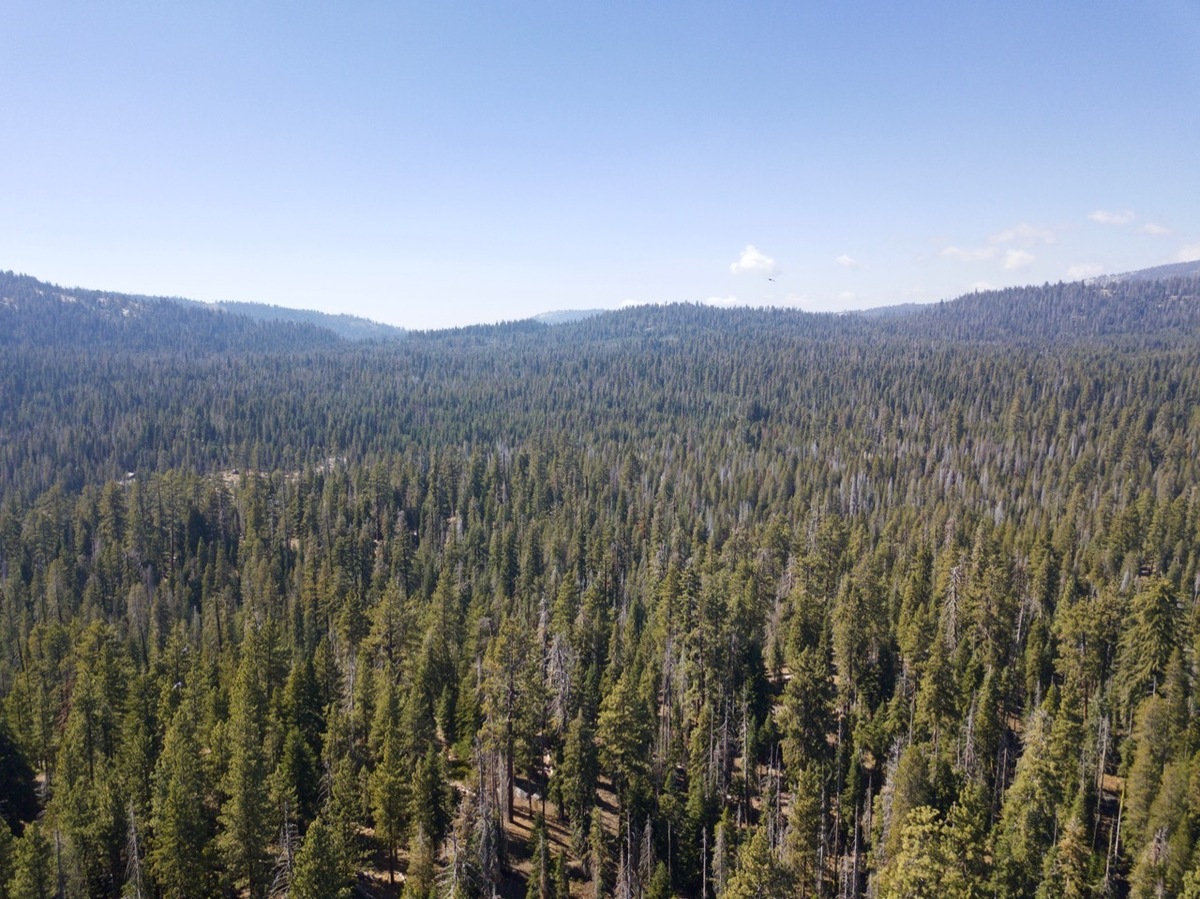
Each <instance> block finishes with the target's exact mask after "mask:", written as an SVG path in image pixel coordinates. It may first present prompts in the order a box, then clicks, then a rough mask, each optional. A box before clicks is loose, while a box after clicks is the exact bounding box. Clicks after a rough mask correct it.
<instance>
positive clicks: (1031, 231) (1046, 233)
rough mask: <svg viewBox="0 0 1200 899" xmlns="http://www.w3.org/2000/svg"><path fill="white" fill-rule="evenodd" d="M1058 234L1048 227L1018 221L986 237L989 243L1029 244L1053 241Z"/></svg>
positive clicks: (1056, 238)
mask: <svg viewBox="0 0 1200 899" xmlns="http://www.w3.org/2000/svg"><path fill="white" fill-rule="evenodd" d="M1056 240H1058V235H1056V234H1055V233H1054V231H1053V230H1052V229H1050V228H1039V227H1038V226H1036V225H1030V224H1028V223H1027V222H1020V223H1018V224H1016V225H1014V226H1013V227H1011V228H1007V229H1006V230H1004V231H998V232H997V233H995V234H993V235H991V236H990V237H989V238H988V242H989V243H1014V242H1016V243H1020V244H1023V245H1024V246H1031V245H1033V244H1038V243H1054V242H1055V241H1056Z"/></svg>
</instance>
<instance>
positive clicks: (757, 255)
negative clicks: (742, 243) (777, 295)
mask: <svg viewBox="0 0 1200 899" xmlns="http://www.w3.org/2000/svg"><path fill="white" fill-rule="evenodd" d="M729 271H731V272H732V273H733V274H735V275H740V274H743V273H747V272H757V273H759V274H763V275H773V274H775V272H776V271H777V269H776V267H775V260H774V259H772V258H771V257H770V256H768V255H766V254H765V253H762V252H760V251H759V250H758V248H757V247H755V246H754V245H753V244H746V249H744V250H742V255H741V256H739V257H738V261H737V262H734V263H732V264H731V265H730V266H729Z"/></svg>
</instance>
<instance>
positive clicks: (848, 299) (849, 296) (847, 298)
mask: <svg viewBox="0 0 1200 899" xmlns="http://www.w3.org/2000/svg"><path fill="white" fill-rule="evenodd" d="M838 299H839V300H841V301H842V302H843V303H853V302H854V301H855V300H857V299H858V294H856V293H855V292H854V291H853V290H843V291H842V292H841V293H839V294H838Z"/></svg>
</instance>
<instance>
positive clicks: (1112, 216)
mask: <svg viewBox="0 0 1200 899" xmlns="http://www.w3.org/2000/svg"><path fill="white" fill-rule="evenodd" d="M1088 218H1090V219H1091V220H1092V221H1093V222H1096V223H1097V224H1101V225H1128V224H1129V223H1130V222H1132V221H1133V220H1134V218H1135V216H1134V214H1133V212H1132V211H1131V210H1129V209H1126V210H1125V211H1124V212H1110V211H1109V210H1107V209H1097V210H1096V211H1095V212H1093V213H1092V214H1091V215H1089V216H1088Z"/></svg>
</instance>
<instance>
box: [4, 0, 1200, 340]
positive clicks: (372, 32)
mask: <svg viewBox="0 0 1200 899" xmlns="http://www.w3.org/2000/svg"><path fill="white" fill-rule="evenodd" d="M0 40H2V42H3V50H2V51H0V111H2V113H3V118H4V124H5V128H4V138H3V140H0V268H8V269H14V270H16V271H18V272H25V273H27V274H31V275H34V276H36V277H39V278H43V279H45V280H49V281H54V282H56V283H60V284H64V285H66V286H84V287H95V288H102V289H111V290H123V291H128V292H138V293H152V294H167V295H176V296H186V297H191V298H195V299H202V300H217V299H231V300H245V301H260V302H268V303H276V304H280V305H287V306H295V307H303V308H316V309H322V310H325V311H345V312H351V313H355V314H359V315H364V316H367V317H370V318H373V319H376V320H379V321H386V322H390V323H394V324H399V325H404V326H408V327H440V326H446V325H455V324H463V323H468V322H478V321H494V320H497V319H506V318H508V319H511V318H521V317H525V316H528V315H532V314H536V313H538V312H543V311H548V310H553V309H565V308H588V307H616V306H619V305H621V304H623V303H629V302H635V303H643V302H667V301H675V300H690V301H712V302H738V303H743V304H751V305H797V306H801V307H803V308H807V309H839V308H861V307H866V306H875V305H884V304H890V303H898V302H905V301H911V300H919V301H931V300H936V299H940V298H946V297H952V296H956V295H958V294H960V293H963V292H965V291H968V290H970V289H972V288H973V287H976V286H983V285H987V286H1004V285H1009V284H1019V283H1041V282H1043V281H1057V280H1060V279H1069V278H1073V277H1080V276H1086V275H1090V274H1095V273H1100V272H1110V273H1112V272H1120V271H1126V270H1130V269H1135V268H1142V267H1146V266H1150V265H1157V264H1161V263H1166V262H1174V261H1180V260H1182V259H1186V258H1200V2H1197V0H1187V2H1183V0H1147V2H1141V3H1130V2H1127V0H1125V2H1107V0H1101V2H1049V3H1047V2H1044V0H1042V2H1005V3H998V2H997V3H964V2H962V0H956V2H917V3H914V4H902V3H891V2H889V3H883V2H878V3H837V4H833V3H821V4H818V3H802V2H788V3H784V2H745V0H741V2H722V3H711V2H697V0H689V2H637V3H629V2H622V0H602V2H590V0H571V2H564V0H553V2H544V3H532V2H494V0H492V2H471V3H458V2H429V3H421V4H414V3H403V2H386V3H384V2H380V3H368V2H354V0H347V2H342V3H336V4H335V3H327V4H316V3H295V2H290V3H259V2H254V0H238V2H219V0H197V2H188V3H184V2H178V3H177V2H152V0H138V2H123V0H106V2H103V3H94V2H78V3H61V2H56V0H5V2H4V3H3V4H0ZM748 248H749V249H748ZM772 278H773V279H774V280H771V279H772Z"/></svg>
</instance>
